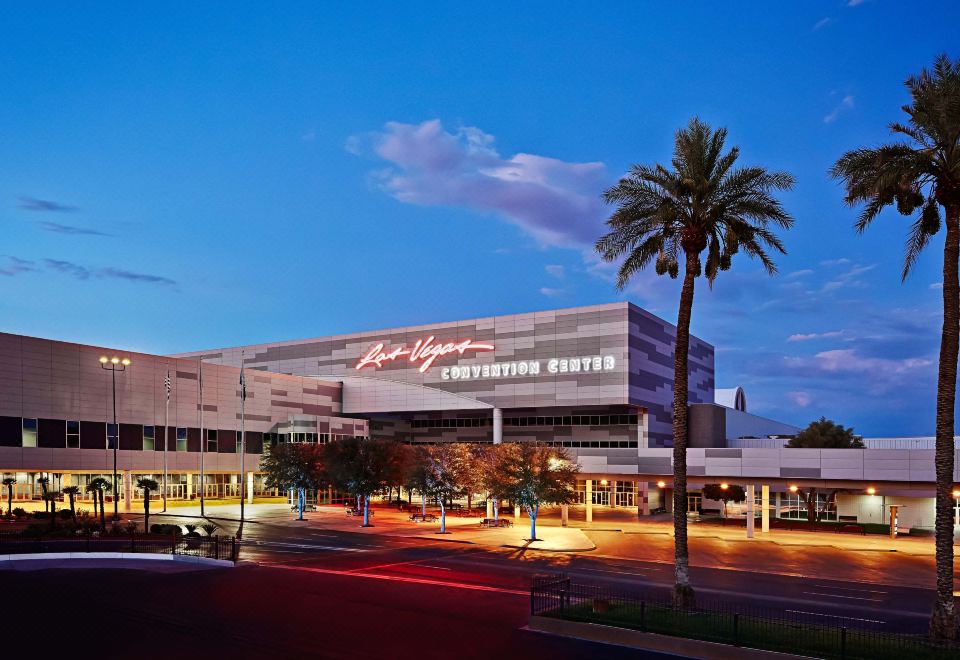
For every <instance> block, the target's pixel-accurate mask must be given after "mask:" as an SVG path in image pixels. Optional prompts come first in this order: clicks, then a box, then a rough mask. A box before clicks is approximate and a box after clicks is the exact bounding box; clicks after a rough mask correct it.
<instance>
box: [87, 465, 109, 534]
mask: <svg viewBox="0 0 960 660" xmlns="http://www.w3.org/2000/svg"><path fill="white" fill-rule="evenodd" d="M112 489H113V486H112V485H111V484H110V480H109V479H104V478H103V477H97V478H96V479H91V480H90V484H89V485H88V486H87V490H88V491H91V492H92V493H93V498H94V507H96V500H97V498H98V497H99V498H100V526H101V527H102V528H103V529H106V528H107V518H106V513H105V509H104V498H103V494H104V493H105V492H106V493H109V492H110V491H111V490H112Z"/></svg>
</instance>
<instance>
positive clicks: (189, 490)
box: [184, 473, 193, 500]
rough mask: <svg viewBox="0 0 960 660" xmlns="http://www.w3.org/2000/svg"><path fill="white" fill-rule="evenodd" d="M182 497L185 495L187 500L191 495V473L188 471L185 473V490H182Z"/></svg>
mask: <svg viewBox="0 0 960 660" xmlns="http://www.w3.org/2000/svg"><path fill="white" fill-rule="evenodd" d="M184 497H186V498H187V499H188V500H189V499H190V498H191V497H193V475H192V474H189V473H188V474H187V483H186V491H184Z"/></svg>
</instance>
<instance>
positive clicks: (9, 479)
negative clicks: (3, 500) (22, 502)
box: [3, 477, 17, 520]
mask: <svg viewBox="0 0 960 660" xmlns="http://www.w3.org/2000/svg"><path fill="white" fill-rule="evenodd" d="M16 483H17V480H16V478H14V477H4V478H3V485H4V486H6V487H7V520H10V516H12V515H13V486H14V484H16Z"/></svg>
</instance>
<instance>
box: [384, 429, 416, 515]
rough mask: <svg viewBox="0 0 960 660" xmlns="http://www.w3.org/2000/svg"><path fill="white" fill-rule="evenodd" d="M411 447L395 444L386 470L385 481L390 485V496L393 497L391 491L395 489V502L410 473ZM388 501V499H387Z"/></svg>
mask: <svg viewBox="0 0 960 660" xmlns="http://www.w3.org/2000/svg"><path fill="white" fill-rule="evenodd" d="M413 453H414V450H413V447H411V446H410V445H402V444H400V443H396V446H395V447H394V451H393V454H392V455H391V460H390V464H389V466H388V468H387V472H388V473H389V474H388V477H387V481H388V482H389V484H390V496H392V495H393V489H394V488H396V489H397V502H398V503H399V502H400V499H401V493H400V491H401V489H402V488H403V486H404V485H405V484H406V478H407V474H408V473H409V471H410V465H411V463H412V461H413ZM387 499H388V500H389V499H390V497H388V498H387Z"/></svg>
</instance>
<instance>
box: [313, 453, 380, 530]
mask: <svg viewBox="0 0 960 660" xmlns="http://www.w3.org/2000/svg"><path fill="white" fill-rule="evenodd" d="M397 447H398V443H396V442H394V441H392V440H368V439H366V438H344V439H343V440H338V441H337V442H332V443H330V444H328V445H326V448H325V449H324V460H325V461H326V463H327V472H328V474H329V475H330V480H331V482H332V483H333V484H334V486H335V487H337V488H339V489H340V490H345V491H347V492H348V493H350V494H351V495H353V496H354V497H357V498H360V500H361V501H362V502H363V526H364V527H369V526H370V496H371V495H373V494H375V493H378V492H380V491H383V490H385V489H387V488H388V487H389V485H390V478H391V472H392V469H391V465H392V463H393V461H394V457H395V456H396V452H397Z"/></svg>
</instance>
